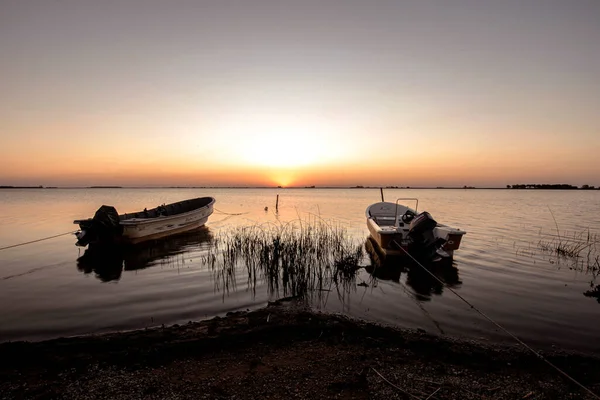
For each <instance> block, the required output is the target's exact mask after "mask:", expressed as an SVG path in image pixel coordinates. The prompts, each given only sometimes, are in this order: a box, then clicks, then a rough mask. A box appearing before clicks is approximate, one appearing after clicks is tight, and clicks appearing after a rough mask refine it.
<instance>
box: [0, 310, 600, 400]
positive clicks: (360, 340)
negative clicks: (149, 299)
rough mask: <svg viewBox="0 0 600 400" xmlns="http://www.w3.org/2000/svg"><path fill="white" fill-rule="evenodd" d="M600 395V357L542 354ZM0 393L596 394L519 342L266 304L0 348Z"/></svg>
mask: <svg viewBox="0 0 600 400" xmlns="http://www.w3.org/2000/svg"><path fill="white" fill-rule="evenodd" d="M544 354H545V356H547V357H548V358H549V359H550V360H551V361H552V362H553V363H555V364H556V365H558V366H560V367H561V368H563V369H564V370H565V371H567V372H568V373H569V374H571V375H572V376H574V377H576V378H577V379H578V380H580V381H581V382H582V383H583V384H585V385H586V386H588V387H589V388H590V389H592V390H593V391H595V392H596V393H600V359H598V358H594V357H591V356H583V355H576V354H567V353H557V352H553V353H548V352H546V353H544ZM0 398H2V399H22V398H24V399H29V398H35V399H50V398H75V399H98V398H100V399H235V398H237V399H257V398H266V399H288V398H290V399H294V398H300V399H307V398H309V399H321V398H340V399H394V398H399V399H402V398H406V399H422V400H426V399H429V400H433V399H529V400H533V399H592V398H594V397H592V396H591V395H587V394H584V392H583V391H582V390H581V389H579V388H578V387H576V386H574V385H572V384H570V383H568V381H567V380H565V379H564V378H563V377H561V375H559V374H558V373H557V372H555V371H554V370H552V369H551V368H550V367H549V366H547V365H546V364H545V363H543V362H542V361H540V360H539V359H538V358H536V357H535V356H532V355H530V354H529V353H526V352H524V351H522V350H521V349H518V348H513V347H502V346H490V345H482V344H478V343H474V342H464V341H456V340H449V339H443V338H439V337H433V336H429V335H427V334H424V333H420V332H415V331H400V330H396V329H391V328H384V327H381V326H377V325H373V324H367V323H364V322H359V321H355V320H350V319H347V318H344V317H340V316H332V315H324V314H317V313H313V312H310V311H308V310H303V309H301V308H299V307H298V306H295V305H292V303H289V302H283V303H281V302H280V303H277V304H271V305H269V306H268V307H266V308H264V309H262V310H258V311H254V312H248V313H236V314H232V315H229V316H228V317H226V318H215V319H212V320H209V321H204V322H200V323H190V324H187V325H184V326H173V327H168V328H163V329H151V330H144V331H135V332H127V333H117V334H108V335H101V336H90V337H80V338H70V339H58V340H52V341H47V342H41V343H8V344H3V345H0Z"/></svg>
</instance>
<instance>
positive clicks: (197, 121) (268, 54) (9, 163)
mask: <svg viewBox="0 0 600 400" xmlns="http://www.w3.org/2000/svg"><path fill="white" fill-rule="evenodd" d="M599 110H600V1H597V0H574V1H564V0H560V1H557V0H503V1H496V0H439V1H427V0H414V1H410V0H407V1H402V0H390V1H377V0H372V1H366V0H365V1H356V0H339V1H337V0H318V1H315V0H298V1H287V0H240V1H229V0H215V1H202V0H189V1H187V0H186V1H184V0H172V1H164V0H160V1H157V0H105V1H87V0H28V1H22V0H1V1H0V143H1V145H0V185H44V186H91V185H124V186H153V185H156V186H163V185H168V186H171V185H177V186H180V185H181V186H184V185H190V186H272V185H283V186H309V185H317V186H354V185H365V186H380V185H386V186H387V185H398V186H463V185H469V186H488V187H490V186H491V187H503V186H505V185H507V184H514V183H570V184H575V185H582V184H590V185H597V186H598V185H600V112H599Z"/></svg>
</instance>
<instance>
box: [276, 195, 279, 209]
mask: <svg viewBox="0 0 600 400" xmlns="http://www.w3.org/2000/svg"><path fill="white" fill-rule="evenodd" d="M275 211H279V194H278V195H277V200H276V201H275Z"/></svg>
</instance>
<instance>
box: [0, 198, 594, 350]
mask: <svg viewBox="0 0 600 400" xmlns="http://www.w3.org/2000/svg"><path fill="white" fill-rule="evenodd" d="M277 193H279V195H280V204H279V213H278V214H277V215H276V214H275V213H274V212H273V211H274V208H275V207H274V206H275V196H276V194H277ZM197 196H213V197H215V198H216V199H217V203H216V209H217V210H218V211H216V212H215V214H213V215H212V216H211V218H210V219H209V223H208V229H207V230H204V231H201V232H198V233H195V234H194V235H190V236H185V237H181V238H176V239H174V240H169V241H165V242H164V243H162V244H160V245H159V246H153V247H149V248H148V247H145V248H142V249H140V250H138V251H135V252H130V253H128V254H125V255H124V259H123V260H119V261H117V262H118V263H122V264H123V266H124V268H123V270H122V271H121V268H117V269H115V268H112V269H110V270H109V271H108V272H106V271H103V270H102V269H98V268H95V266H94V264H93V263H87V262H83V261H79V263H78V261H77V260H78V258H79V257H80V256H82V255H83V254H84V250H83V249H79V248H77V247H75V245H74V242H75V238H74V237H73V236H71V235H67V236H61V237H58V238H55V239H51V240H48V241H43V242H39V243H35V244H30V245H26V246H22V247H17V248H12V249H8V250H2V251H0V300H1V301H0V315H1V316H2V323H1V325H0V341H6V340H18V339H28V340H39V339H46V338H52V337H58V336H69V335H76V334H88V333H94V332H103V331H112V330H122V329H134V328H143V327H147V326H156V325H160V324H173V323H182V322H187V321H189V320H199V319H203V318H210V317H213V316H216V315H223V314H225V313H227V312H229V311H235V310H245V309H253V308H258V307H261V306H264V305H265V304H266V302H267V301H268V300H270V299H272V298H273V297H276V296H277V295H276V294H272V293H271V294H269V293H268V290H267V286H266V285H265V283H264V282H261V281H260V279H259V280H258V281H257V282H256V284H251V285H250V286H249V284H248V279H247V276H245V275H244V274H245V271H244V270H243V269H240V270H239V271H237V275H236V278H237V279H236V285H235V287H231V286H230V287H229V290H228V291H227V290H224V289H223V287H222V286H223V285H222V284H219V281H218V280H216V279H215V278H214V274H213V272H212V271H211V270H210V269H209V268H208V267H207V266H206V264H205V263H204V261H203V255H206V254H207V252H208V250H209V247H210V246H211V240H212V239H213V238H215V237H218V236H219V235H223V234H225V233H226V232H228V231H230V230H231V229H232V228H235V227H239V226H249V225H255V224H257V223H265V222H272V223H275V224H280V223H285V222H286V221H290V220H295V219H298V218H299V217H301V218H304V217H306V216H311V215H320V216H321V217H323V218H326V219H328V220H334V221H336V222H337V223H338V224H340V225H342V226H344V227H345V228H346V229H347V230H348V234H349V235H351V237H352V238H354V239H355V240H356V241H357V242H361V241H362V242H364V241H365V239H366V238H367V236H368V231H367V229H366V224H365V218H364V211H365V208H366V207H367V206H368V205H369V204H371V203H373V202H376V201H378V200H379V191H378V190H367V189H360V190H359V189H56V190H48V189H46V190H37V189H28V190H2V191H0V204H1V205H2V206H1V207H0V247H4V246H8V245H12V244H15V243H19V242H25V241H29V240H33V239H37V238H41V237H45V236H51V235H56V234H59V233H63V232H68V231H72V230H74V229H76V226H75V225H73V224H72V221H73V220H74V219H77V218H82V217H88V216H92V215H93V213H94V211H95V210H96V209H97V208H98V207H99V206H100V205H102V204H110V205H113V206H115V207H116V208H117V210H119V211H120V212H130V211H136V210H139V209H142V208H144V207H148V208H150V207H153V206H156V205H158V204H161V203H170V202H173V201H178V200H183V199H186V198H191V197H197ZM397 197H418V198H419V201H420V202H419V208H420V209H422V210H427V211H429V212H430V213H431V214H432V215H433V217H434V218H435V219H436V220H438V221H440V222H443V223H446V224H449V225H453V226H456V227H458V228H461V229H464V230H466V231H467V232H468V234H467V236H465V238H464V239H463V243H462V246H461V249H460V250H459V251H457V252H456V254H455V267H456V270H455V273H454V275H455V276H454V277H453V278H454V279H453V281H454V286H453V288H454V289H455V290H457V291H458V292H459V293H460V294H461V295H462V296H464V297H466V298H467V299H468V300H470V301H471V302H472V303H474V304H475V305H476V306H477V307H479V308H480V309H481V310H482V311H484V312H485V313H486V314H487V315H489V316H490V317H492V318H493V319H495V320H496V321H497V322H499V323H500V324H502V325H504V326H505V327H506V328H507V329H509V330H511V331H512V332H513V333H515V334H517V335H518V336H520V337H521V338H522V339H524V340H526V341H527V342H529V343H532V344H536V345H540V346H547V345H550V344H557V345H559V346H563V347H567V348H573V349H580V350H588V351H589V350H594V351H598V350H599V348H600V344H599V343H598V342H597V338H598V337H599V336H600V323H599V322H598V321H599V317H600V304H599V303H598V302H597V301H596V299H595V298H591V297H586V296H584V295H583V293H584V292H585V291H588V290H590V285H591V284H593V283H594V282H595V276H594V274H593V273H592V272H590V271H587V270H586V269H585V268H583V269H581V268H573V265H572V261H569V260H560V259H557V258H556V257H554V256H552V255H551V254H546V253H544V252H543V251H542V250H541V249H539V246H538V243H539V242H540V241H544V240H550V239H552V238H553V235H556V224H555V222H554V220H553V218H552V214H551V212H550V210H552V211H553V213H554V216H555V218H556V223H557V224H558V226H559V229H560V234H561V236H563V237H567V236H569V235H571V236H573V235H574V234H576V233H581V232H584V231H585V232H586V235H587V232H588V229H589V231H590V233H591V234H592V235H594V234H597V235H600V232H599V229H600V192H599V191H576V192H571V191H528V190H527V191H525V190H523V191H509V190H387V191H386V199H388V200H394V199H395V198H397ZM265 206H268V207H269V211H267V212H265V211H264V207H265ZM228 214H241V215H228ZM586 237H587V236H586ZM84 259H85V258H84ZM364 264H365V265H367V264H369V259H368V258H365V260H364ZM456 271H457V272H458V276H456ZM420 279H421V278H420V277H419V276H416V277H415V276H407V275H406V274H404V273H403V274H402V275H401V276H400V279H399V280H398V281H394V280H382V279H380V280H378V281H377V282H376V284H375V283H374V282H373V280H372V279H371V277H370V275H369V274H368V273H367V272H366V270H361V271H360V273H359V276H358V278H357V280H356V283H355V284H353V285H352V286H351V287H350V288H349V290H346V291H343V290H341V291H340V292H338V291H337V290H333V291H331V292H328V293H327V295H326V296H323V298H320V299H319V300H318V301H315V303H314V306H315V307H316V308H319V309H322V310H325V311H333V312H342V313H345V314H348V315H351V316H355V317H360V318H364V319H368V320H374V321H378V322H382V323H386V324H392V325H396V326H400V327H406V328H422V329H425V330H426V331H428V332H431V333H436V334H444V335H449V336H463V337H469V338H478V339H484V340H491V341H506V342H509V341H510V340H509V339H507V338H506V337H505V336H504V334H502V333H501V332H499V331H497V329H495V328H494V327H492V326H490V324H489V323H488V322H486V321H485V320H483V319H482V318H481V317H480V316H479V315H478V314H476V313H475V312H473V311H472V310H470V308H469V307H468V306H466V305H465V304H464V303H462V302H461V301H460V300H459V299H458V298H457V297H456V296H454V295H453V294H452V293H450V292H449V291H448V290H447V289H441V288H439V287H436V285H433V284H431V283H430V282H427V281H425V282H423V281H421V280H420ZM363 281H364V282H367V283H368V285H369V286H368V287H363V286H357V285H356V284H357V283H361V282H363ZM598 283H600V282H598Z"/></svg>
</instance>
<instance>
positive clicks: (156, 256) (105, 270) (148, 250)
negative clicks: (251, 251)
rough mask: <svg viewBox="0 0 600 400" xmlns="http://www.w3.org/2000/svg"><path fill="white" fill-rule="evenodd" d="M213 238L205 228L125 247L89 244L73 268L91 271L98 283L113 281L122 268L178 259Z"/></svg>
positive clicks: (204, 245) (151, 264)
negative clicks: (99, 281) (98, 280)
mask: <svg viewBox="0 0 600 400" xmlns="http://www.w3.org/2000/svg"><path fill="white" fill-rule="evenodd" d="M213 239H214V237H213V234H212V232H211V231H210V230H209V229H208V228H207V227H202V228H199V229H196V230H193V231H190V232H186V233H182V234H179V235H175V236H171V237H168V238H163V239H159V240H153V241H149V242H143V243H139V244H137V245H129V246H107V245H92V244H90V245H89V246H88V248H87V249H86V250H85V252H84V253H83V255H82V256H81V257H79V258H78V259H77V269H78V270H79V271H81V272H83V273H85V274H90V273H95V274H96V277H97V278H98V279H100V280H101V281H102V282H109V281H116V280H119V279H120V278H121V275H122V273H123V271H133V270H139V269H144V268H148V267H151V266H153V265H156V264H165V263H170V262H175V263H177V262H178V258H177V256H178V255H180V254H184V253H187V252H189V251H192V250H198V249H201V250H207V249H208V248H209V247H210V246H211V242H212V241H213Z"/></svg>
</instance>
